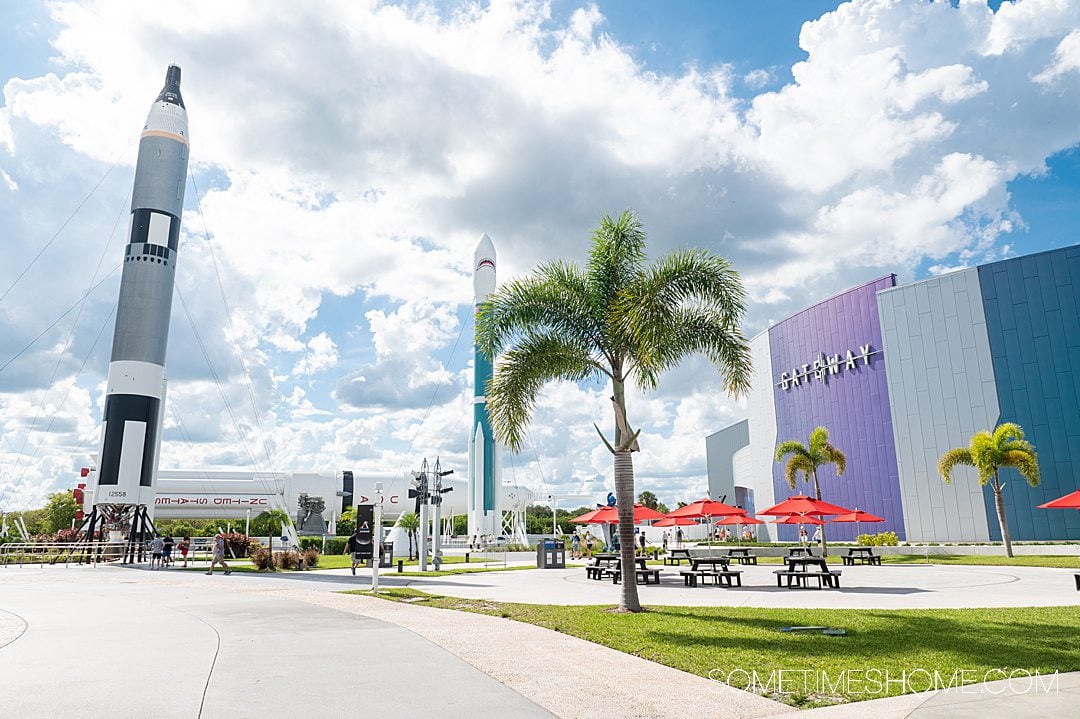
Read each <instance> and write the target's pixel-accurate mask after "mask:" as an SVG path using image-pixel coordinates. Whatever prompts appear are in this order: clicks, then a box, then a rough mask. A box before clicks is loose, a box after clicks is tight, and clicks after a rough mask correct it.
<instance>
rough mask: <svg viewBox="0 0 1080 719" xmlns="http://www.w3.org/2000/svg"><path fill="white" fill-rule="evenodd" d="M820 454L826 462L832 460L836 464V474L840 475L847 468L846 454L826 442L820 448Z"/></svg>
mask: <svg viewBox="0 0 1080 719" xmlns="http://www.w3.org/2000/svg"><path fill="white" fill-rule="evenodd" d="M821 455H822V457H823V458H824V459H825V462H826V463H828V462H832V463H833V464H835V465H836V476H837V477H842V476H843V474H844V470H845V469H847V455H845V454H844V453H843V452H841V451H840V450H839V449H838V448H836V447H834V446H833V445H832V444H830V443H828V442H826V443H825V445H824V446H823V447H822V448H821Z"/></svg>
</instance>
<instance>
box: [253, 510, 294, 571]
mask: <svg viewBox="0 0 1080 719" xmlns="http://www.w3.org/2000/svg"><path fill="white" fill-rule="evenodd" d="M255 521H257V522H266V533H267V534H266V547H267V549H268V550H269V551H270V571H274V525H275V524H276V525H277V526H278V531H279V532H284V531H285V527H286V525H288V524H291V523H292V520H291V519H289V513H288V512H286V511H285V510H284V509H267V510H265V511H263V512H260V513H259V516H257V517H255Z"/></svg>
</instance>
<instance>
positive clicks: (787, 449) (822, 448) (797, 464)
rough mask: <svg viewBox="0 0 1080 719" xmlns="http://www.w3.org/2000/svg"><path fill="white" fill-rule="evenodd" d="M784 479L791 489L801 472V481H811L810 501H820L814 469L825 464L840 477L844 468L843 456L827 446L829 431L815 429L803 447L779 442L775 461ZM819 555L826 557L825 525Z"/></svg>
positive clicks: (819, 489) (816, 470)
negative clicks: (783, 463) (781, 467)
mask: <svg viewBox="0 0 1080 719" xmlns="http://www.w3.org/2000/svg"><path fill="white" fill-rule="evenodd" d="M788 455H791V456H790V457H788V461H787V464H786V465H784V479H786V480H787V483H788V485H789V486H790V487H791V488H792V489H795V483H796V481H797V480H798V478H799V474H800V473H801V474H802V476H803V480H804V481H806V482H809V481H810V480H813V481H814V498H815V499H821V483H820V482H819V481H818V467H821V466H823V465H826V464H834V465H836V476H838V477H840V476H843V474H844V470H845V469H847V457H846V456H844V453H843V452H841V451H840V450H839V449H837V448H836V447H834V446H833V445H832V444H830V443H829V430H827V429H826V428H824V427H815V428H814V431H813V432H811V433H810V442H809V443H807V444H803V443H802V442H798V441H796V440H788V441H786V442H781V443H780V444H779V446H777V448H776V461H777V462H783V461H784V457H787V456H788ZM821 554H822V555H823V556H826V557H827V556H829V545H828V543H827V542H826V541H825V525H822V526H821Z"/></svg>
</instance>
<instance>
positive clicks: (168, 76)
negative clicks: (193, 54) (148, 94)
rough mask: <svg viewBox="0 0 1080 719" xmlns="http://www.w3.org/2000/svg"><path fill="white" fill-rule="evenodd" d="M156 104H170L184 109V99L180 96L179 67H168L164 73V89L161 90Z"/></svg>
mask: <svg viewBox="0 0 1080 719" xmlns="http://www.w3.org/2000/svg"><path fill="white" fill-rule="evenodd" d="M157 102H171V103H172V104H173V105H179V106H180V107H184V98H183V97H181V96H180V66H179V65H169V69H168V70H166V71H165V87H163V88H161V92H160V93H159V94H158V96H157ZM184 109H187V108H184Z"/></svg>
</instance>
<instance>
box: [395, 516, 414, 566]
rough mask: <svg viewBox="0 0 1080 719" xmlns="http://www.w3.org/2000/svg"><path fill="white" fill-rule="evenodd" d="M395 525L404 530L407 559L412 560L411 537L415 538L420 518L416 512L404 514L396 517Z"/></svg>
mask: <svg viewBox="0 0 1080 719" xmlns="http://www.w3.org/2000/svg"><path fill="white" fill-rule="evenodd" d="M397 525H398V526H399V527H401V528H402V529H404V530H405V534H406V536H408V538H409V559H412V558H413V537H414V536H416V530H418V529H420V517H419V516H418V515H417V514H416V512H405V513H404V514H402V515H401V516H400V517H398V521H397Z"/></svg>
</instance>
